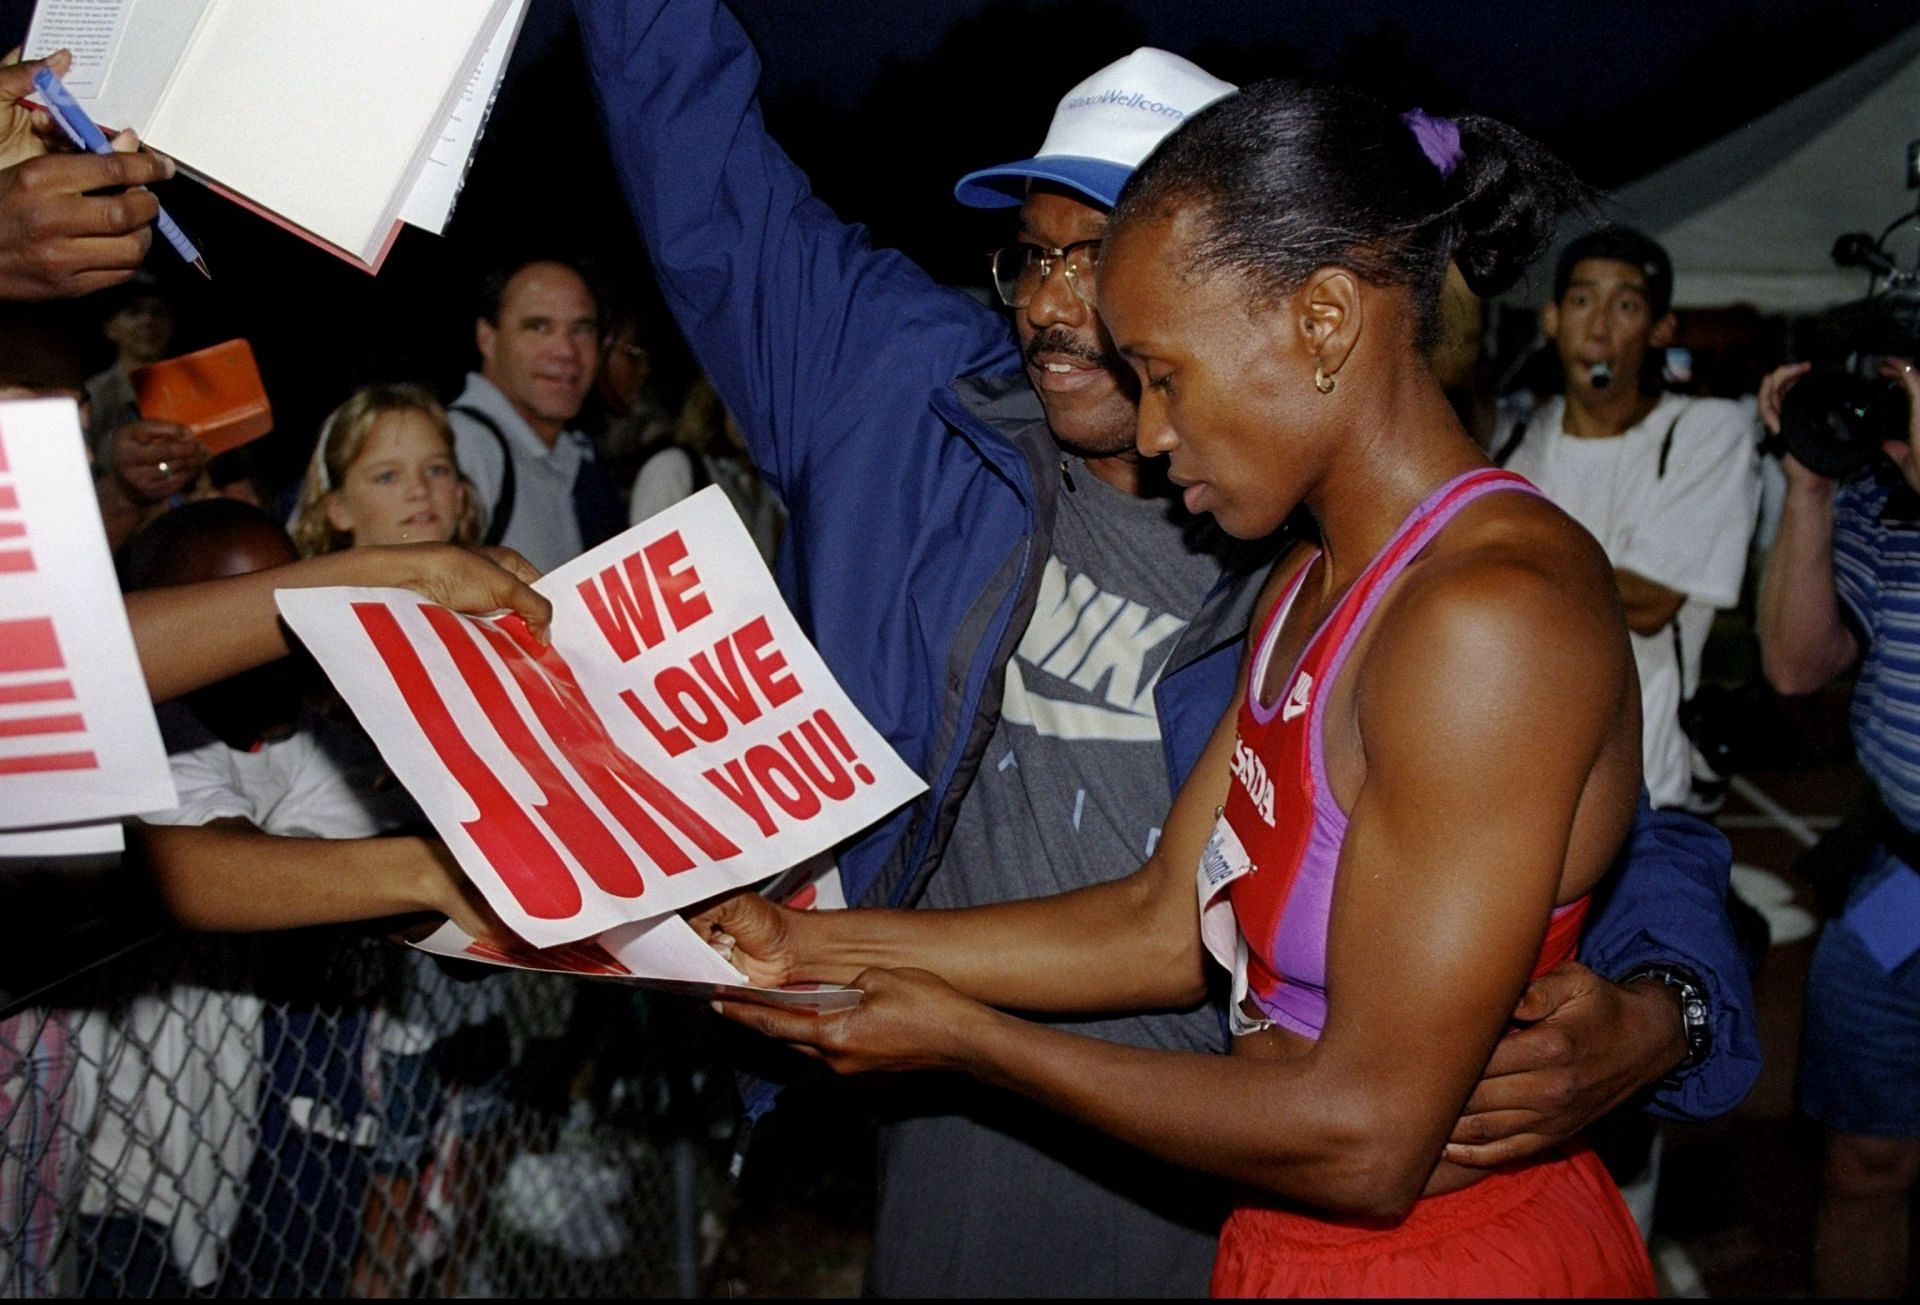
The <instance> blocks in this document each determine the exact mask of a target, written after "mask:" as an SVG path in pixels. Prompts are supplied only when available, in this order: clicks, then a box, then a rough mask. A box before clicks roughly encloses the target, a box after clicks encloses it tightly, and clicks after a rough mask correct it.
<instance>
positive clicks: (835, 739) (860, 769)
mask: <svg viewBox="0 0 1920 1305" xmlns="http://www.w3.org/2000/svg"><path fill="white" fill-rule="evenodd" d="M813 719H814V721H815V722H817V723H818V724H819V726H820V732H821V733H823V734H825V735H826V736H827V740H828V742H830V743H832V744H833V746H834V748H835V749H837V750H838V751H839V753H840V755H841V756H843V757H845V758H846V759H847V760H848V761H850V762H852V763H853V777H854V778H855V779H857V780H859V781H860V782H861V783H862V784H871V783H873V772H872V771H871V770H868V769H867V763H866V762H864V761H862V760H860V758H859V757H857V756H856V755H854V751H853V744H851V743H849V742H847V736H846V734H845V733H843V732H842V731H841V729H840V722H839V721H837V720H835V719H834V718H833V717H832V716H830V715H828V714H827V712H826V710H825V709H824V708H823V709H821V710H820V711H816V712H814V713H813Z"/></svg>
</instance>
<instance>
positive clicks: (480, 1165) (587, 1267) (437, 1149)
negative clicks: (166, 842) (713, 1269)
mask: <svg viewBox="0 0 1920 1305" xmlns="http://www.w3.org/2000/svg"><path fill="white" fill-rule="evenodd" d="M59 1000H60V1003H61V1004H59V1005H57V1006H45V1007H37V1008H28V1009H25V1010H21V1011H17V1012H15V1013H13V1014H12V1015H9V1016H8V1017H6V1018H5V1019H0V1128H3V1131H0V1295H5V1296H10V1297H41V1296H69V1295H89V1296H136V1297H151V1296H182V1295H218V1296H223V1297H224V1296H338V1295H351V1296H360V1297H370V1296H442V1295H466V1296H482V1295H484V1296H495V1295H511V1296H634V1295H692V1294H695V1293H696V1292H697V1291H698V1289H699V1286H700V1275H701V1266H702V1263H703V1262H704V1261H705V1260H706V1259H708V1258H709V1257H710V1256H711V1254H712V1251H713V1249H714V1247H715V1246H716V1244H717V1241H718V1237H719V1231H720V1224H719V1217H718V1214H717V1211H718V1209H719V1208H720V1205H721V1200H722V1195H723V1187H724V1179H723V1178H722V1177H721V1170H722V1165H723V1163H724V1158H725V1155H726V1153H727V1148H728V1134H729V1132H730V1126H731V1125H730V1121H731V1119H732V1104H731V1101H730V1099H729V1098H730V1093H731V1086H730V1082H729V1081H728V1079H727V1076H726V1075H724V1074H718V1073H715V1072H712V1071H711V1070H710V1069H708V1068H707V1067H706V1066H705V1065H704V1064H702V1063H701V1060H700V1053H699V1051H698V1046H699V1043H700V1039H701V1037H702V1035H703V1030H704V1025H702V1024H700V1023H697V1022H696V1016H695V1014H694V1013H693V1012H691V1011H689V1010H688V1009H687V1008H686V1007H685V1006H684V1004H682V1003H679V1002H676V1001H674V1000H672V999H663V998H654V999H651V1000H650V999H649V998H648V997H647V995H645V994H643V993H639V992H637V991H636V990H634V989H630V988H625V987H618V986H613V985H603V984H593V983H584V982H580V981H576V980H570V979H566V978H563V977H560V976H553V975H542V974H518V973H508V972H503V971H500V970H494V969H486V968H484V967H478V966H468V965H461V964H453V963H445V962H440V961H436V960H434V959H432V958H429V957H427V956H425V955H422V954H419V953H414V952H410V951H406V950H404V949H401V948H399V947H396V946H394V945H392V944H390V943H387V942H385V941H382V940H377V939H371V938H366V937H356V936H351V935H346V934H342V933H341V932H339V931H308V932H305V933H299V934H287V935H276V936H266V937H258V938H235V937H211V936H200V937H193V938H176V939H170V940H167V941H165V942H162V943H160V944H157V945H156V946H154V947H152V948H148V949H146V950H145V951H143V952H141V953H139V954H136V955H135V956H133V957H129V958H124V959H123V960H122V961H120V962H118V963H116V964H115V965H114V966H112V967H110V968H109V969H108V970H106V971H105V972H103V973H98V974H95V975H92V976H89V977H88V978H86V979H84V980H77V981H75V982H73V983H70V984H68V985H67V986H66V987H65V988H64V989H62V990H61V991H60V993H59Z"/></svg>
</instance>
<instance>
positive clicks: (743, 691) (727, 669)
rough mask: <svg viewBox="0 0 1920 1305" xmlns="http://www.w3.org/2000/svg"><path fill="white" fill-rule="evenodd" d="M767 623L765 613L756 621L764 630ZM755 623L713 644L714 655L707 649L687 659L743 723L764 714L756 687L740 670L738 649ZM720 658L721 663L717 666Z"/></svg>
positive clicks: (696, 672)
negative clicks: (753, 688) (757, 700)
mask: <svg viewBox="0 0 1920 1305" xmlns="http://www.w3.org/2000/svg"><path fill="white" fill-rule="evenodd" d="M766 624H767V620H766V618H765V617H764V616H763V617H760V618H758V619H757V620H755V621H754V622H753V623H752V625H757V626H760V627H761V628H762V629H765V628H766ZM752 625H749V626H742V627H741V628H740V629H739V630H737V631H735V632H734V633H733V634H732V635H729V636H728V637H727V638H725V639H722V640H721V641H720V642H719V643H716V644H715V645H713V652H712V653H711V654H709V653H706V652H704V651H703V652H697V653H695V654H694V655H693V656H691V657H689V658H688V659H687V665H689V666H691V667H692V668H693V673H694V674H695V675H698V676H699V677H700V681H701V683H703V684H705V685H706V686H707V688H708V689H709V690H711V691H712V693H713V696H714V697H715V698H717V699H719V701H720V704H721V705H722V706H724V707H725V708H726V709H727V710H728V711H730V712H732V713H733V717H734V719H735V720H737V721H739V722H740V723H741V724H743V725H744V724H746V723H747V722H748V721H753V720H758V719H759V717H760V704H759V703H757V702H755V701H754V700H753V690H752V689H750V688H748V687H747V677H746V675H745V674H744V673H742V671H741V669H740V657H739V654H738V653H736V652H735V651H734V646H735V644H737V643H738V642H739V640H740V636H741V635H743V634H745V633H746V632H747V631H748V630H749V629H751V628H752ZM716 661H717V662H718V663H719V664H718V665H715V662H716Z"/></svg>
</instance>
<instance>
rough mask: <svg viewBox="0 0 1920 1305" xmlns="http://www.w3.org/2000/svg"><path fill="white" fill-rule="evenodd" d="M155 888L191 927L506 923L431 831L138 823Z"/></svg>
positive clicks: (497, 928) (495, 928) (489, 929)
mask: <svg viewBox="0 0 1920 1305" xmlns="http://www.w3.org/2000/svg"><path fill="white" fill-rule="evenodd" d="M133 829H134V831H135V833H136V836H137V839H138V842H139V845H140V848H141V850H142V851H143V852H144V854H145V858H146V862H147V866H148V870H149V873H150V874H151V875H152V876H153V881H154V886H155V887H156V888H158V889H159V892H160V899H161V901H162V902H163V903H165V905H166V908H167V913H168V914H169V915H170V916H172V917H173V919H174V921H175V922H176V923H178V924H179V925H181V926H182V927H184V928H188V929H199V930H203V931H207V932H212V933H228V932H252V931H255V930H263V929H300V928H305V927H307V926H309V925H317V924H346V923H350V922H353V921H357V920H377V919H380V918H382V917H385V916H389V915H408V914H412V913H414V912H421V911H431V912H434V913H436V914H439V915H444V916H447V917H448V918H450V919H451V920H452V921H453V922H454V923H455V924H457V925H459V926H460V927H461V928H462V929H464V930H466V931H467V933H468V934H469V935H471V936H472V937H475V938H489V937H499V936H502V935H503V934H504V932H505V931H504V929H503V928H502V926H501V925H500V923H499V921H498V919H497V918H496V917H495V916H494V914H493V912H492V911H490V910H488V909H487V906H486V904H485V903H484V902H483V901H481V900H480V897H479V894H478V892H477V891H476V890H474V889H473V887H472V886H471V885H470V884H469V883H468V881H467V879H466V878H465V876H463V875H462V874H461V873H460V871H459V870H458V869H457V868H456V867H455V866H454V864H453V858H452V856H451V854H449V853H448V851H447V849H446V848H445V847H443V846H442V845H441V844H440V843H439V842H437V841H435V840H432V839H426V838H283V837H280V836H278V835H275V834H266V833H262V832H261V831H260V830H258V829H255V828H254V827H253V826H251V825H249V824H247V823H246V822H245V821H242V820H223V821H219V822H216V823H215V824H212V825H204V826H193V825H135V826H133Z"/></svg>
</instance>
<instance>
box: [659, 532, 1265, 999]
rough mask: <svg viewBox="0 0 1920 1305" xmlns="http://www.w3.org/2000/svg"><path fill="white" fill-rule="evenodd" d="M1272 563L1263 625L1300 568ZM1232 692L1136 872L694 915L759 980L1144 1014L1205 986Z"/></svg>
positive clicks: (744, 898) (1234, 713)
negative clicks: (958, 897)
mask: <svg viewBox="0 0 1920 1305" xmlns="http://www.w3.org/2000/svg"><path fill="white" fill-rule="evenodd" d="M1298 556H1299V555H1298V554H1296V560H1295V561H1293V562H1291V563H1289V562H1287V561H1282V562H1281V564H1280V565H1278V566H1276V567H1275V568H1274V572H1273V575H1272V576H1271V577H1270V578H1269V579H1268V581H1267V585H1266V589H1265V592H1263V593H1262V595H1261V597H1260V601H1259V604H1258V609H1257V610H1258V611H1259V612H1260V613H1261V617H1260V619H1258V620H1256V621H1255V622H1254V624H1253V629H1254V630H1255V631H1258V630H1260V629H1262V628H1263V627H1264V626H1265V624H1266V621H1265V614H1266V613H1268V612H1270V611H1271V610H1272V607H1273V604H1274V603H1275V602H1276V601H1278V599H1279V594H1280V591H1281V589H1282V588H1283V587H1284V585H1285V583H1286V581H1287V580H1290V579H1291V578H1292V575H1293V573H1294V571H1295V570H1296V569H1297V568H1298V565H1299V562H1298V560H1297V558H1298ZM1250 659H1251V651H1249V652H1248V653H1247V654H1245V655H1243V656H1242V658H1241V664H1240V675H1239V679H1238V681H1237V692H1236V693H1235V694H1234V696H1233V699H1232V703H1231V705H1230V706H1229V707H1228V709H1227V712H1226V714H1225V715H1224V716H1223V717H1222V718H1221V720H1220V722H1219V723H1218V724H1217V725H1216V726H1215V727H1214V731H1213V734H1212V736H1211V737H1210V738H1209V739H1208V741H1207V746H1206V748H1205V749H1204V750H1203V751H1202V752H1201V754H1200V760H1199V761H1198V762H1197V763H1196V764H1195V766H1194V768H1193V770H1192V771H1191V772H1190V773H1189V775H1188V776H1187V780H1186V783H1185V784H1183V785H1182V786H1181V789H1180V792H1179V793H1178V794H1177V795H1176V796H1175V798H1174V803H1173V809H1172V811H1171V812H1169V814H1168V816H1167V821H1166V824H1165V825H1164V826H1163V827H1162V829H1161V834H1160V841H1159V843H1158V844H1156V845H1155V848H1154V852H1153V855H1152V856H1151V857H1149V858H1148V859H1147V861H1146V863H1145V864H1144V865H1142V866H1141V867H1140V868H1139V869H1138V870H1136V871H1135V872H1134V873H1133V874H1131V875H1127V876H1124V877H1122V878H1118V879H1114V880H1111V881H1108V882H1106V883H1100V884H1094V885H1091V886H1089V887H1087V888H1081V889H1077V890H1075V891H1073V892H1070V893H1062V894H1059V895H1056V896H1052V897H1041V898H1030V899H1028V900H1026V901H1020V902H1007V903H1002V904H999V905H993V906H976V907H968V908H966V909H965V910H952V911H933V910H911V911H883V910H851V911H790V910H786V909H784V908H782V907H778V906H775V905H773V904H772V903H770V902H767V901H766V900H765V899H764V898H761V897H759V896H757V895H754V894H751V893H747V894H735V895H733V896H731V897H728V898H724V899H722V900H721V901H720V902H718V903H715V904H714V905H712V906H710V907H708V908H706V909H705V910H703V911H700V912H698V913H696V914H694V915H693V916H692V917H691V922H692V923H693V925H694V927H695V928H696V929H698V930H699V931H701V932H702V934H703V935H705V936H707V937H708V938H710V939H714V940H715V941H717V942H718V943H720V945H722V946H723V948H726V949H729V950H730V953H731V957H732V960H733V962H734V964H736V965H738V966H740V967H741V968H742V969H743V970H744V971H745V972H746V973H747V974H748V975H749V976H750V977H752V978H753V979H754V981H755V982H758V983H763V984H770V985H779V984H783V983H795V982H803V981H815V982H824V983H847V982H850V981H851V980H852V979H853V978H854V976H855V975H857V974H860V973H861V972H863V971H866V970H869V969H900V968H914V969H921V970H929V971H931V972H933V973H935V974H937V975H939V976H940V977H941V978H942V979H944V980H945V981H946V982H947V983H949V984H952V985H953V986H954V987H955V988H957V989H959V990H960V991H961V992H963V993H966V994H967V995H968V996H970V997H973V998H974V999H976V1000H978V1001H983V1002H986V1003H987V1004H989V1005H993V1006H1002V1007H1008V1008H1011V1009H1016V1010H1030V1011H1072V1012H1087V1011H1099V1010H1154V1009H1165V1008H1169V1007H1181V1006H1191V1005H1192V1004H1194V1003H1195V1002H1197V1001H1199V1000H1200V999H1201V998H1202V997H1203V996H1204V995H1205V992H1206V974H1205V954H1204V952H1203V950H1202V948H1201V945H1200V929H1199V899H1198V896H1197V893H1196V890H1195V884H1194V876H1195V873H1196V871H1197V869H1198V867H1199V865H1200V853H1201V851H1202V850H1203V849H1204V848H1205V847H1206V843H1207V837H1208V835H1209V834H1211V832H1212V830H1213V823H1214V819H1215V813H1216V812H1217V811H1218V809H1219V808H1220V806H1221V804H1222V803H1224V802H1225V801H1226V795H1227V786H1228V783H1229V780H1230V776H1229V765H1230V763H1231V760H1232V757H1233V744H1234V738H1235V736H1236V723H1237V719H1238V706H1239V703H1240V699H1241V695H1243V694H1244V693H1245V692H1246V688H1247V670H1248V664H1249V661H1250Z"/></svg>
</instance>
